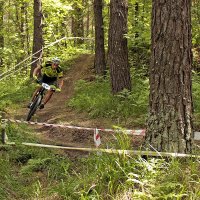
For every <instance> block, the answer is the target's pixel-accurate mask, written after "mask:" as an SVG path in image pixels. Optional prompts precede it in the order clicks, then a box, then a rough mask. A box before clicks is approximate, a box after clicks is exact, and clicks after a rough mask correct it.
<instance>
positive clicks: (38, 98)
mask: <svg viewBox="0 0 200 200" xmlns="http://www.w3.org/2000/svg"><path fill="white" fill-rule="evenodd" d="M41 86H42V87H41V88H40V90H39V91H38V93H37V94H36V95H35V97H34V100H33V103H32V105H31V107H30V110H29V112H28V115H27V118H26V120H27V121H29V120H30V119H31V117H32V116H33V115H34V114H35V112H36V110H37V109H38V108H39V106H40V104H41V102H42V99H43V97H44V93H45V91H46V90H50V89H51V87H50V85H48V84H47V83H42V84H41Z"/></svg>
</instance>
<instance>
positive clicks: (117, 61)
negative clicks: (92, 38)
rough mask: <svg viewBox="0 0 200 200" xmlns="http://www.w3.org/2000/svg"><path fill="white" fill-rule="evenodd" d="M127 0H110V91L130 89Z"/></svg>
mask: <svg viewBox="0 0 200 200" xmlns="http://www.w3.org/2000/svg"><path fill="white" fill-rule="evenodd" d="M127 14H128V3H127V0H111V1H110V26H109V39H108V49H109V52H108V61H109V66H110V75H111V85H112V93H113V94H116V93H118V92H120V91H122V90H123V89H127V90H131V79H130V69H129V65H128V47H127V38H126V36H125V35H126V34H127Z"/></svg>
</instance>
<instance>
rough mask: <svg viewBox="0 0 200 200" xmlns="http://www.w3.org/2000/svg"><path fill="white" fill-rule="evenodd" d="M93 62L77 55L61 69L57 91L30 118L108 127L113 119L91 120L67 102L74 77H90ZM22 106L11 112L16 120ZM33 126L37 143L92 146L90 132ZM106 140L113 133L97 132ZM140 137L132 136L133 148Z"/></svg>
mask: <svg viewBox="0 0 200 200" xmlns="http://www.w3.org/2000/svg"><path fill="white" fill-rule="evenodd" d="M93 62H94V56H93V55H88V54H86V55H81V56H80V57H79V58H77V59H76V60H75V62H74V64H73V66H71V68H70V70H68V71H66V72H65V76H64V85H63V88H62V91H61V92H60V93H55V94H54V95H53V96H52V98H51V100H50V101H49V102H48V103H47V104H46V105H45V108H44V109H42V110H38V111H37V113H36V114H35V115H34V116H33V118H32V121H37V122H45V123H53V124H64V125H73V126H79V127H88V128H112V125H113V122H112V121H111V120H109V119H100V118H98V119H91V118H90V117H89V115H88V114H87V113H78V112H76V111H75V110H74V109H72V108H70V107H69V106H68V105H67V104H68V100H69V99H70V98H71V97H72V96H73V94H74V87H75V83H76V81H77V80H80V79H84V80H87V81H92V80H94V74H93ZM25 106H26V105H25ZM25 106H24V108H23V109H22V113H23V114H21V113H19V114H17V115H15V116H16V118H17V119H25V118H26V113H27V112H28V109H27V108H25ZM34 129H35V132H36V133H37V136H38V137H39V138H40V140H41V142H43V143H45V144H55V145H64V146H74V147H95V145H94V140H93V134H94V133H93V131H88V130H79V129H68V128H53V127H51V128H49V127H41V126H35V127H34ZM134 138H135V137H134ZM110 140H113V136H112V135H111V134H110V133H106V132H104V133H102V134H101V142H102V144H104V145H105V143H107V142H108V141H110ZM141 140H142V138H141V137H136V138H135V139H134V144H135V147H137V146H138V145H139V144H140V143H141ZM104 145H102V146H101V147H103V146H104ZM67 152H68V154H73V155H74V154H76V155H81V154H83V152H82V153H81V152H77V153H75V152H74V151H67Z"/></svg>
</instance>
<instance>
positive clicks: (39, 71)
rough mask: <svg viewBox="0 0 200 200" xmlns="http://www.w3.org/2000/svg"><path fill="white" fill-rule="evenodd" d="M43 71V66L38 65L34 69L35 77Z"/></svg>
mask: <svg viewBox="0 0 200 200" xmlns="http://www.w3.org/2000/svg"><path fill="white" fill-rule="evenodd" d="M40 73H41V66H40V65H38V66H37V67H36V68H35V69H34V71H33V77H35V76H36V77H37V76H38V75H39V74H40Z"/></svg>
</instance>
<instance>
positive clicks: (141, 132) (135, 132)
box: [2, 119, 145, 136]
mask: <svg viewBox="0 0 200 200" xmlns="http://www.w3.org/2000/svg"><path fill="white" fill-rule="evenodd" d="M2 121H5V122H13V123H25V124H30V125H38V126H46V127H59V128H70V129H79V130H91V131H95V130H97V131H104V132H112V133H114V132H121V131H122V130H120V129H119V130H114V129H103V128H86V127H79V126H69V125H62V124H49V123H41V122H32V121H24V120H16V119H15V120H14V119H2ZM123 132H124V133H125V134H127V135H138V136H145V129H141V130H123Z"/></svg>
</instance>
